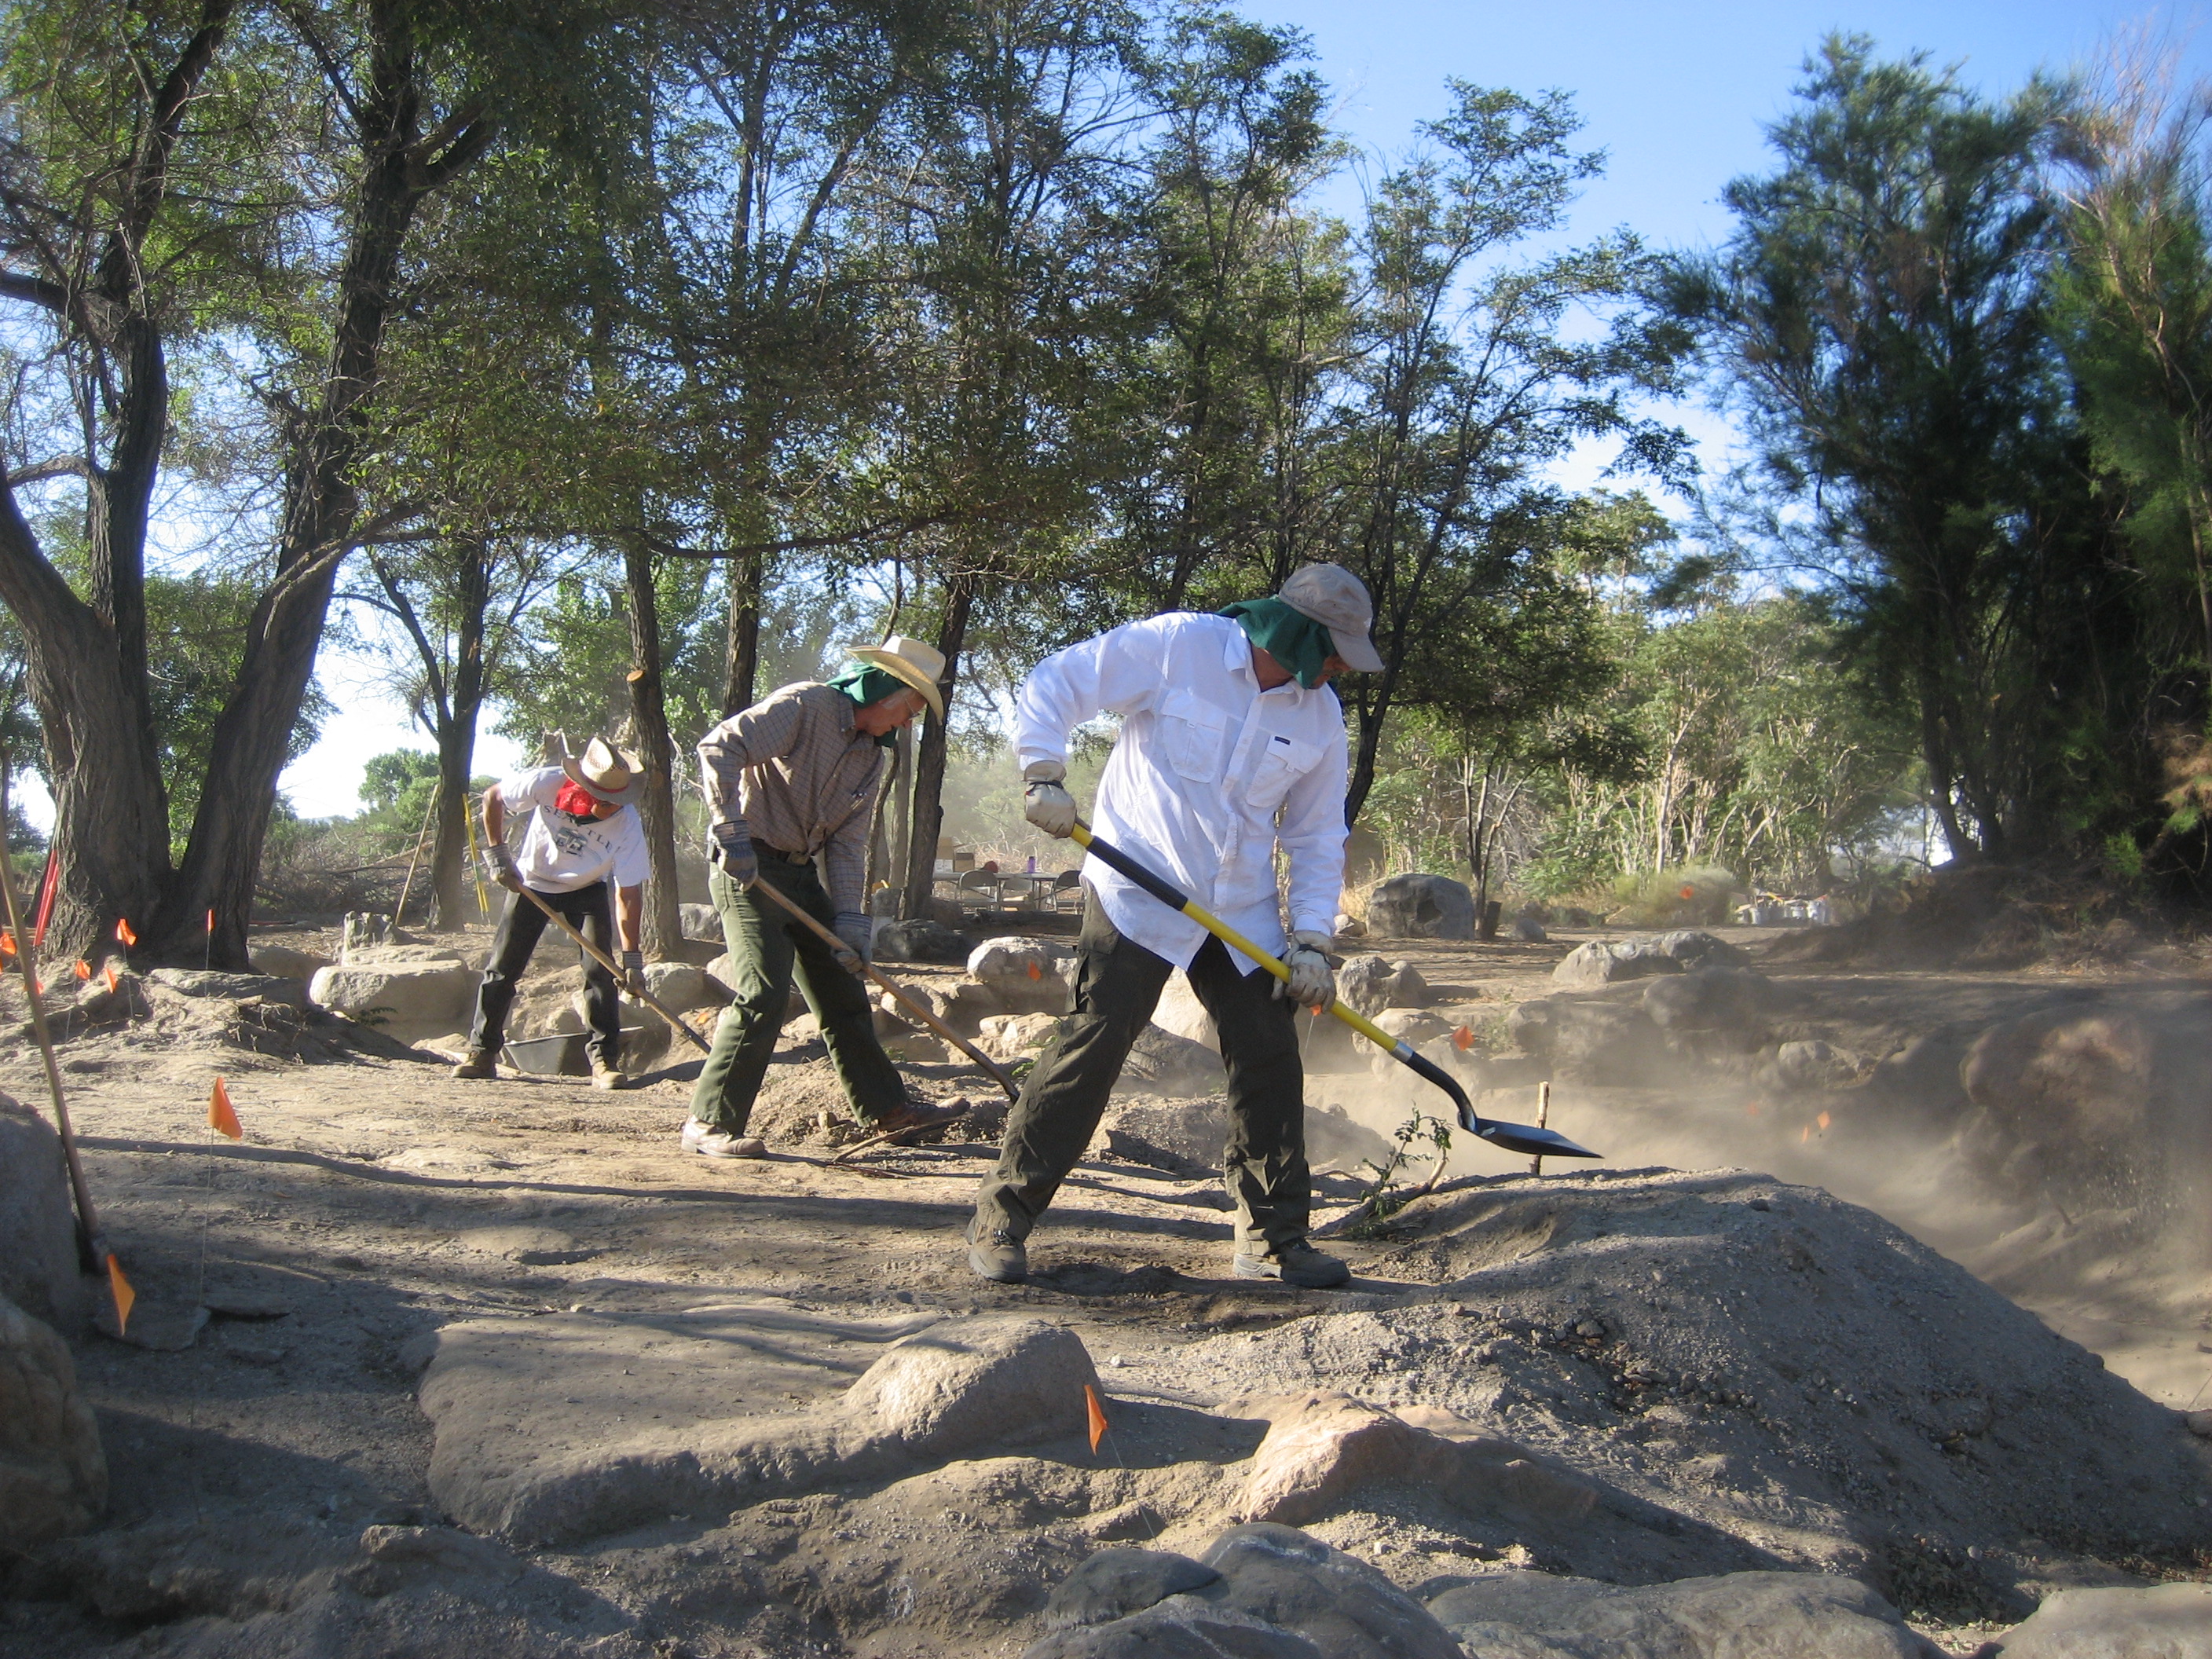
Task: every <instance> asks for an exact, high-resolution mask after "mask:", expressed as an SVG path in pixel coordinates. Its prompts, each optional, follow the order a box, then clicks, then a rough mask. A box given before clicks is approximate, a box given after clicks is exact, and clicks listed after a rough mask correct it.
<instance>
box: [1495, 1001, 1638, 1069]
mask: <svg viewBox="0 0 2212 1659" xmlns="http://www.w3.org/2000/svg"><path fill="white" fill-rule="evenodd" d="M1505 1029H1506V1031H1507V1033H1508V1034H1509V1035H1510V1036H1512V1038H1513V1039H1514V1040H1515V1041H1516V1042H1518V1043H1519V1044H1520V1045H1521V1047H1522V1048H1524V1049H1526V1050H1527V1051H1528V1053H1530V1054H1537V1055H1541V1056H1542V1057H1543V1058H1544V1059H1546V1060H1549V1061H1550V1062H1551V1074H1552V1075H1553V1077H1555V1078H1559V1079H1562V1080H1564V1081H1566V1082H1570V1083H1600V1084H1609V1085H1615V1086H1618V1087H1622V1088H1634V1087H1637V1086H1638V1085H1644V1084H1648V1083H1650V1081H1651V1080H1652V1079H1653V1077H1654V1076H1655V1075H1656V1073H1659V1072H1660V1071H1661V1070H1662V1069H1663V1068H1664V1067H1666V1066H1668V1065H1670V1064H1672V1063H1673V1060H1674V1057H1673V1056H1672V1055H1671V1054H1669V1052H1668V1048H1667V1045H1666V1042H1665V1041H1664V1040H1663V1039H1662V1037H1661V1036H1660V1033H1659V1028H1658V1026H1657V1025H1656V1024H1653V1023H1652V1019H1651V1016H1650V1015H1649V1014H1647V1013H1645V1012H1644V1010H1643V1009H1641V1008H1637V1007H1631V1006H1626V1005H1624V1004H1621V1003H1618V1002H1585V1001H1583V1000H1581V999H1579V998H1576V997H1539V998H1537V999H1535V1000H1534V1001H1531V1002H1523V1003H1520V1004H1517V1005H1516V1006H1515V1008H1514V1010H1513V1012H1511V1013H1510V1014H1508V1015H1507V1016H1506V1018H1505Z"/></svg>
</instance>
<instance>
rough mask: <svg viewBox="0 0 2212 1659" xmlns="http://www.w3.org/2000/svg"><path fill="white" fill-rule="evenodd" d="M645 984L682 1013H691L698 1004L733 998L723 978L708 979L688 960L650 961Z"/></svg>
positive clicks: (710, 1004) (718, 1003) (715, 1003)
mask: <svg viewBox="0 0 2212 1659" xmlns="http://www.w3.org/2000/svg"><path fill="white" fill-rule="evenodd" d="M645 988H646V989H647V990H648V991H650V992H652V993H653V995H654V996H655V997H656V998H658V999H659V1000H660V1001H662V1002H665V1003H666V1004H667V1005H668V1006H670V1007H671V1008H673V1009H674V1010H676V1012H678V1013H679V1014H688V1013H690V1012H691V1011H692V1010H693V1009H694V1008H714V1007H720V1006H721V1005H723V1004H724V1003H726V1002H727V1001H729V1000H730V996H729V993H728V991H727V990H726V989H725V988H724V987H723V986H722V985H721V984H720V981H714V980H710V979H708V977H707V975H706V974H705V973H704V972H703V971H702V970H701V969H697V968H695V967H693V966H692V965H691V964H690V963H688V962H649V963H647V964H646V967H645Z"/></svg>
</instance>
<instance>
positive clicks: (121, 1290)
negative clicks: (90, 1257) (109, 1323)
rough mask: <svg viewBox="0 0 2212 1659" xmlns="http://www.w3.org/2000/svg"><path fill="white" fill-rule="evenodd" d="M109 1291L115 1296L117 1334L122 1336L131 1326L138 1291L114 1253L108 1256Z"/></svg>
mask: <svg viewBox="0 0 2212 1659" xmlns="http://www.w3.org/2000/svg"><path fill="white" fill-rule="evenodd" d="M107 1293H108V1294H109V1295H110V1296H112V1297H114V1298H115V1334H117V1335H118V1336H120V1335H122V1334H123V1333H124V1332H125V1331H126V1330H128V1329H129V1328H130V1327H131V1304H133V1303H135V1302H137V1300H138V1292H137V1291H134V1290H132V1289H131V1281H130V1280H129V1279H125V1277H124V1276H123V1264H122V1263H121V1262H120V1261H117V1260H116V1259H115V1258H114V1257H113V1256H112V1255H111V1256H109V1257H108V1258H107Z"/></svg>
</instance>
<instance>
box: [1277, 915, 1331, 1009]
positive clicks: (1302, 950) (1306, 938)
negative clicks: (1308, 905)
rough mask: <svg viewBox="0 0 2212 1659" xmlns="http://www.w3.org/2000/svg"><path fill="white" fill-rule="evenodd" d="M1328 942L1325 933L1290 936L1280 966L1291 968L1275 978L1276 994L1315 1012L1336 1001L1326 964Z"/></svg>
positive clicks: (1329, 970) (1294, 934)
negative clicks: (1282, 977)
mask: <svg viewBox="0 0 2212 1659" xmlns="http://www.w3.org/2000/svg"><path fill="white" fill-rule="evenodd" d="M1329 942H1330V941H1329V937H1328V934H1327V933H1312V932H1306V933H1292V934H1291V948H1290V949H1289V950H1287V951H1284V952H1283V966H1284V967H1285V968H1287V969H1290V970H1291V977H1290V979H1289V980H1288V981H1277V983H1276V986H1275V994H1276V995H1277V996H1278V997H1282V996H1288V997H1289V998H1290V999H1291V1001H1293V1002H1295V1003H1297V1004H1298V1005H1299V1006H1301V1007H1304V1008H1311V1009H1313V1010H1315V1011H1316V1012H1319V1011H1320V1010H1322V1009H1323V1008H1326V1007H1328V1005H1329V1004H1330V1003H1332V1002H1334V1000H1336V975H1335V974H1334V972H1333V971H1332V970H1331V969H1330V968H1329V965H1328V945H1329Z"/></svg>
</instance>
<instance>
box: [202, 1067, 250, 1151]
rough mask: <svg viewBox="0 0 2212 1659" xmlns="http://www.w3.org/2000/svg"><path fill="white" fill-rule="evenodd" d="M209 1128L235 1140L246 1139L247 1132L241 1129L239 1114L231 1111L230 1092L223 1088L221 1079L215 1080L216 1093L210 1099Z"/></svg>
mask: <svg viewBox="0 0 2212 1659" xmlns="http://www.w3.org/2000/svg"><path fill="white" fill-rule="evenodd" d="M208 1127H210V1129H213V1130H215V1131H216V1133H218V1134H226V1135H228V1136H229V1137H230V1138H231V1139H233V1140H243V1139H246V1131H245V1130H244V1129H242V1128H240V1127H239V1123H238V1114H237V1113H236V1112H234V1111H233V1110H231V1109H230V1091H229V1090H228V1089H226V1088H224V1087H223V1086H222V1079H221V1078H217V1079H216V1080H215V1092H214V1093H213V1094H211V1095H210V1096H209V1097H208Z"/></svg>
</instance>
